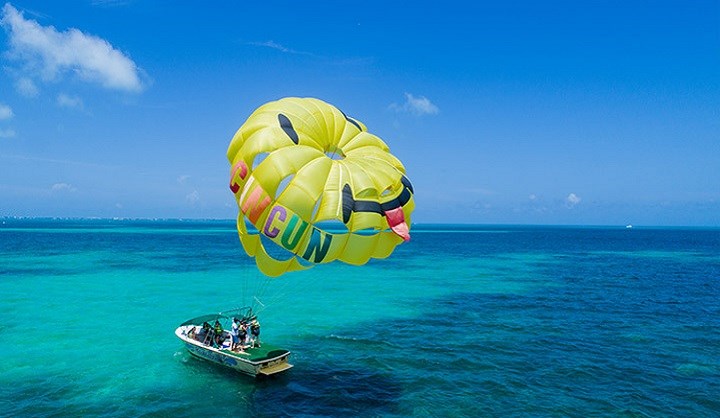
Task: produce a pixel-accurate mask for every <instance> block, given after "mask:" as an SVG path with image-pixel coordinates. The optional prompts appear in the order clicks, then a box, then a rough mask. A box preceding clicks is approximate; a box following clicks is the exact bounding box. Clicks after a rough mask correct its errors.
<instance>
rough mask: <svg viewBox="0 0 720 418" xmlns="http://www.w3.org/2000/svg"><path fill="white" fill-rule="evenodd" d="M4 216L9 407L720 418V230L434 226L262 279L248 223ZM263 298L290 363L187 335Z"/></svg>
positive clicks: (1, 333) (36, 412)
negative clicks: (250, 368)
mask: <svg viewBox="0 0 720 418" xmlns="http://www.w3.org/2000/svg"><path fill="white" fill-rule="evenodd" d="M0 223H2V225H0V295H2V296H1V298H2V299H1V302H0V314H1V315H2V318H3V320H2V321H1V322H0V357H1V358H2V363H1V365H0V415H3V416H5V415H6V416H94V415H102V416H143V415H150V416H153V415H155V416H165V415H172V416H210V415H213V416H217V415H227V414H230V416H268V417H274V416H282V415H286V416H468V417H476V416H693V417H701V416H708V417H711V416H718V415H720V348H718V347H720V230H718V229H659V228H657V229H651V228H647V229H644V228H634V229H632V230H626V229H625V228H570V227H520V226H507V227H479V226H478V227H469V226H424V227H423V226H420V227H417V228H415V229H414V230H413V239H412V241H411V242H410V243H409V244H404V245H402V246H400V247H399V248H398V250H397V251H396V252H395V253H394V255H393V256H392V257H391V258H390V259H387V260H379V261H374V262H371V263H369V265H366V266H364V267H353V266H347V265H343V264H332V265H327V266H321V267H318V268H315V269H312V270H309V271H306V272H300V273H296V274H291V275H289V276H286V277H284V278H282V279H280V280H265V279H263V278H262V277H261V276H259V275H258V274H257V273H256V272H255V270H254V267H253V265H252V264H251V263H250V262H249V261H248V260H247V259H246V258H245V257H244V253H243V252H242V249H241V246H240V244H239V242H238V239H237V236H236V234H235V231H234V224H233V222H231V221H228V222H225V221H214V222H213V221H207V222H199V221H197V222H190V221H184V222H183V221H111V220H87V221H80V220H76V221H68V220H64V221H61V220H15V219H5V220H4V221H3V222H0ZM254 295H259V298H258V300H259V301H260V302H261V303H262V305H260V304H258V302H256V301H255V304H256V308H257V309H262V311H261V314H260V319H261V322H262V325H263V331H262V333H263V337H264V339H265V340H266V341H272V342H273V344H276V345H281V346H284V347H286V348H288V349H290V350H291V351H292V352H293V355H292V361H291V362H292V363H293V364H294V365H295V367H294V368H293V369H292V370H290V371H289V372H288V373H287V374H284V375H281V376H276V377H273V378H270V379H262V380H257V381H256V380H253V379H251V378H247V377H244V376H242V375H239V374H237V373H235V372H232V371H230V370H226V369H223V368H221V367H218V366H215V365H213V364H209V363H206V362H203V361H201V360H198V359H195V358H192V357H190V356H189V355H188V354H187V352H185V351H184V349H183V348H182V346H181V344H180V342H179V341H178V340H177V339H176V338H175V336H174V334H173V331H174V329H175V327H176V326H177V324H179V323H180V322H183V321H184V320H186V319H188V318H191V317H194V316H197V315H200V314H204V313H208V312H215V311H219V310H223V309H227V308H232V307H236V306H242V305H245V304H249V303H253V302H254V299H253V297H252V296H254ZM263 306H264V307H263Z"/></svg>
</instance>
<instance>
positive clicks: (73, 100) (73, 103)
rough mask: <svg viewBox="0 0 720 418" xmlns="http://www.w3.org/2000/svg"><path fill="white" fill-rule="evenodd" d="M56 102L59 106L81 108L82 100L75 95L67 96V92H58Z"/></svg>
mask: <svg viewBox="0 0 720 418" xmlns="http://www.w3.org/2000/svg"><path fill="white" fill-rule="evenodd" d="M57 104H58V106H60V107H67V108H77V109H82V108H83V101H82V99H80V98H79V97H77V96H68V95H67V94H64V93H60V94H59V95H58V97H57Z"/></svg>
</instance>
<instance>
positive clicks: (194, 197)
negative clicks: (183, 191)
mask: <svg viewBox="0 0 720 418" xmlns="http://www.w3.org/2000/svg"><path fill="white" fill-rule="evenodd" d="M185 200H187V202H188V203H190V204H191V205H194V204H196V203H198V202H199V201H200V193H198V191H197V190H193V191H192V193H189V194H188V195H187V196H185Z"/></svg>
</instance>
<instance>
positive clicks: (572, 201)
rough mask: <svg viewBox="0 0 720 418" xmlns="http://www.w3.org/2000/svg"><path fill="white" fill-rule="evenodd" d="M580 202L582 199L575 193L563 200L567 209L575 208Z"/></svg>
mask: <svg viewBox="0 0 720 418" xmlns="http://www.w3.org/2000/svg"><path fill="white" fill-rule="evenodd" d="M581 200H582V199H581V198H580V196H578V195H576V194H575V193H570V194H569V195H568V196H567V197H566V198H565V205H566V206H567V207H569V208H573V207H575V206H576V205H577V204H578V203H580V201H581Z"/></svg>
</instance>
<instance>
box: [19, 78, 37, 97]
mask: <svg viewBox="0 0 720 418" xmlns="http://www.w3.org/2000/svg"><path fill="white" fill-rule="evenodd" d="M15 89H16V90H17V91H18V93H20V94H21V95H23V96H25V97H37V95H38V94H39V93H40V89H38V88H37V86H36V85H35V82H34V81H32V80H31V79H29V78H27V77H21V78H20V79H18V80H17V81H16V82H15Z"/></svg>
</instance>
